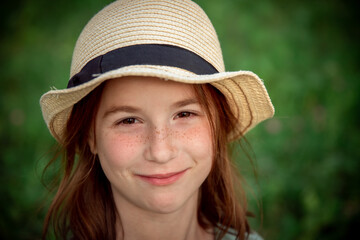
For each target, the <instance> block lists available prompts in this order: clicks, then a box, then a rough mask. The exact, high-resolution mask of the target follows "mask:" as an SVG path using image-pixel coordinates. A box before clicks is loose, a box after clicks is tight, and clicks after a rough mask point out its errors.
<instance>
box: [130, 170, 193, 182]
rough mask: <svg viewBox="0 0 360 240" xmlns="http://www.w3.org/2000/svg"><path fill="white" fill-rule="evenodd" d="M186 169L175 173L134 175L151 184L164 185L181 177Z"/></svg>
mask: <svg viewBox="0 0 360 240" xmlns="http://www.w3.org/2000/svg"><path fill="white" fill-rule="evenodd" d="M186 171H187V169H185V170H183V171H180V172H175V173H165V174H153V175H136V176H137V177H139V178H140V179H141V180H144V181H145V182H148V183H150V184H152V185H156V186H164V185H169V184H172V183H174V182H176V181H177V180H178V179H179V178H181V177H182V176H183V175H184V174H185V172H186Z"/></svg>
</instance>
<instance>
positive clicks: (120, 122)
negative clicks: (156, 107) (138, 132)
mask: <svg viewBox="0 0 360 240" xmlns="http://www.w3.org/2000/svg"><path fill="white" fill-rule="evenodd" d="M138 122H139V120H137V119H136V118H125V119H123V120H121V121H119V122H118V123H117V125H120V124H134V123H138Z"/></svg>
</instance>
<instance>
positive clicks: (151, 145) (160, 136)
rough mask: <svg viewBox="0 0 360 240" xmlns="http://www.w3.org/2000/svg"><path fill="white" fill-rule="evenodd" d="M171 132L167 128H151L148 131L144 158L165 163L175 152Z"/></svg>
mask: <svg viewBox="0 0 360 240" xmlns="http://www.w3.org/2000/svg"><path fill="white" fill-rule="evenodd" d="M173 137H174V136H173V134H172V132H171V130H170V129H169V128H162V129H159V128H153V129H151V130H150V131H149V135H148V140H147V147H146V150H145V159H146V160H148V161H153V162H157V163H167V162H168V161H170V160H172V159H174V158H175V157H176V154H177V150H176V147H175V145H174V141H173V140H174V139H173Z"/></svg>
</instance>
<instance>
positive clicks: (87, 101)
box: [43, 83, 250, 239]
mask: <svg viewBox="0 0 360 240" xmlns="http://www.w3.org/2000/svg"><path fill="white" fill-rule="evenodd" d="M193 86H194V89H195V93H196V96H197V98H198V99H199V102H200V104H201V105H202V107H203V108H204V110H205V111H206V113H207V116H208V118H209V122H210V126H211V130H212V134H213V136H214V137H213V146H214V147H213V149H214V160H213V166H212V170H211V171H210V174H209V176H208V177H207V179H206V180H205V182H204V183H203V184H202V186H201V189H200V195H199V196H200V197H199V207H198V222H199V224H200V226H202V227H203V228H204V229H206V230H210V229H212V228H214V227H216V228H217V229H218V231H217V232H218V233H217V236H216V238H218V239H221V238H222V237H223V236H224V235H225V234H226V232H227V231H228V229H229V228H233V229H234V230H235V231H236V235H237V238H238V239H245V236H246V233H249V232H250V228H249V224H248V221H247V216H246V210H247V205H246V198H245V193H244V191H243V189H242V187H241V182H240V180H239V179H240V178H239V177H238V175H237V171H236V169H235V168H234V165H233V163H232V162H231V161H230V159H229V153H228V146H227V142H228V139H227V136H228V134H229V133H230V132H231V131H232V130H233V129H234V126H235V123H236V121H238V120H237V118H236V117H235V116H234V115H233V114H232V112H231V110H230V107H229V105H228V104H227V102H226V99H225V97H224V96H223V95H222V94H221V92H219V91H218V90H217V89H216V88H215V87H213V86H211V85H210V84H200V85H193ZM103 87H104V83H103V84H101V85H100V86H99V87H97V88H96V89H95V90H93V91H92V92H91V93H90V94H88V95H87V96H86V97H84V98H83V99H82V100H81V101H79V102H78V103H77V104H75V105H74V107H73V109H72V112H71V115H70V118H69V120H68V122H67V124H66V130H65V134H64V138H63V139H64V141H63V143H62V145H61V149H60V150H59V151H60V152H63V157H62V159H61V163H62V164H61V169H60V170H59V171H60V173H61V176H60V177H59V181H60V184H59V186H58V189H57V193H56V195H55V197H54V199H53V201H52V203H51V205H50V208H49V210H48V213H47V215H46V218H45V222H44V229H43V239H46V237H47V235H48V234H49V229H50V228H52V229H53V230H54V234H55V236H56V237H57V238H61V239H69V238H71V237H72V238H74V239H116V230H115V224H114V223H115V222H116V218H117V215H116V214H117V212H116V207H115V203H114V200H113V195H112V191H111V187H110V183H109V181H108V180H107V178H106V176H105V174H104V172H103V171H102V168H101V166H100V163H99V161H98V159H97V157H96V156H94V155H93V154H92V153H91V150H90V147H89V144H88V137H89V133H90V130H91V129H95V128H94V124H95V121H94V119H95V116H96V114H97V110H98V108H99V102H100V101H99V99H100V98H101V94H102V91H103ZM89 119H91V121H89ZM56 159H57V158H56V157H54V158H53V159H52V160H51V161H50V162H49V164H48V165H47V167H46V168H45V170H44V174H45V172H46V170H47V169H48V167H49V166H51V165H53V164H54V163H55V162H56ZM234 186H236V187H237V188H238V189H235V187H234ZM235 190H239V193H240V194H236V193H235Z"/></svg>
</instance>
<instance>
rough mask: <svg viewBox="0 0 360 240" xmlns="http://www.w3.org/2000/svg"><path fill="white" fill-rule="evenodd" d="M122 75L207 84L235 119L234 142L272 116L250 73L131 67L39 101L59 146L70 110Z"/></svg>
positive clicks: (266, 98) (265, 96) (51, 93)
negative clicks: (213, 89)
mask: <svg viewBox="0 0 360 240" xmlns="http://www.w3.org/2000/svg"><path fill="white" fill-rule="evenodd" d="M125 76H144V77H157V78H161V79H164V80H171V81H176V82H182V83H188V84H205V83H209V84H211V85H213V86H214V87H216V88H217V89H218V90H219V91H221V92H222V93H223V94H224V96H225V98H226V99H227V101H228V104H229V105H230V108H231V110H232V111H233V113H234V115H235V116H236V117H237V119H238V124H237V126H236V128H235V129H234V130H233V132H232V133H231V134H230V135H229V141H232V140H235V139H237V138H238V137H239V136H241V135H243V134H245V133H246V132H247V131H249V130H250V129H251V128H253V127H254V126H256V125H257V124H258V123H260V122H261V121H263V120H265V119H267V118H270V117H272V116H273V115H274V112H275V110H274V107H273V104H272V103H271V100H270V97H269V95H268V92H267V90H266V88H265V86H264V84H263V82H262V80H261V79H260V78H259V77H258V76H257V75H256V74H254V73H253V72H250V71H236V72H220V73H216V74H211V75H196V74H194V73H191V72H189V71H185V70H182V69H179V68H174V67H166V66H154V65H135V66H128V67H123V68H119V69H115V70H112V71H109V72H106V73H103V74H101V75H99V76H97V77H96V78H94V79H93V80H91V81H89V82H87V83H84V84H81V85H79V86H77V87H73V88H69V89H62V90H50V91H49V92H47V93H45V94H44V95H43V96H42V97H41V99H40V105H41V110H42V113H43V117H44V120H45V122H46V124H47V126H48V128H49V130H50V132H51V134H52V135H53V137H54V138H55V139H56V140H57V141H59V142H60V143H62V139H63V132H64V129H65V126H66V123H67V120H68V118H69V116H70V113H71V110H72V107H73V106H74V104H76V103H77V102H78V101H80V100H81V99H82V98H83V97H85V96H86V95H87V94H89V93H90V92H91V91H92V90H93V89H95V88H96V87H97V86H99V85H100V84H101V83H102V82H104V81H106V80H109V79H114V78H120V77H125Z"/></svg>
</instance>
